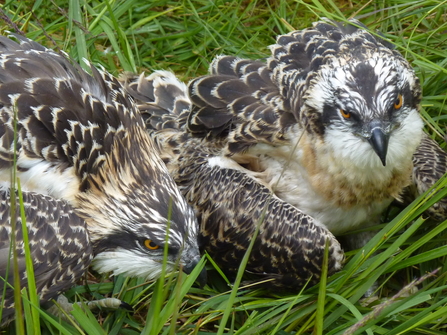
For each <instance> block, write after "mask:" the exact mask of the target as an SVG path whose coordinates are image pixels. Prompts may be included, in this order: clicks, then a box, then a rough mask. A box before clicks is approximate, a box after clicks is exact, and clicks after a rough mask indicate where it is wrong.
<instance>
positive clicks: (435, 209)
mask: <svg viewBox="0 0 447 335" xmlns="http://www.w3.org/2000/svg"><path fill="white" fill-rule="evenodd" d="M413 165H414V168H413V187H412V188H413V194H414V196H416V197H417V196H419V195H421V194H422V193H424V192H426V191H427V190H428V189H429V188H430V187H432V186H433V185H434V184H435V183H436V182H437V181H438V180H439V179H440V178H442V177H443V176H444V175H445V174H446V173H447V153H446V152H445V151H444V150H443V149H442V148H441V147H440V146H439V145H438V143H436V141H434V140H432V139H431V138H429V137H428V136H424V137H423V138H422V141H421V144H420V145H419V147H418V149H417V150H416V152H415V154H414V155H413ZM427 214H428V215H429V216H430V217H432V218H433V219H435V220H437V221H442V220H445V219H446V218H447V198H443V199H441V200H440V201H438V202H437V203H435V204H434V205H433V206H432V207H430V208H429V209H428V210H427Z"/></svg>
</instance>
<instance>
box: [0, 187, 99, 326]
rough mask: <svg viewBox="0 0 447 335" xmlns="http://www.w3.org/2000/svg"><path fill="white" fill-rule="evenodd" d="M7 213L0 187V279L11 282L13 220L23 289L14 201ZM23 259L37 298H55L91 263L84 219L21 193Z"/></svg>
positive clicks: (58, 203) (57, 203)
mask: <svg viewBox="0 0 447 335" xmlns="http://www.w3.org/2000/svg"><path fill="white" fill-rule="evenodd" d="M15 201H16V205H15V206H16V209H15V213H14V214H13V213H12V211H11V196H10V193H9V190H1V191H0V277H1V280H0V281H1V285H2V287H3V284H4V281H5V280H6V281H7V282H8V283H9V284H11V285H12V283H13V271H14V270H13V256H12V250H10V248H11V243H12V242H11V241H12V223H11V222H14V223H15V245H16V250H17V263H18V269H17V270H18V274H19V277H20V285H21V287H27V273H26V266H25V257H26V256H25V246H24V240H23V231H22V220H21V218H20V206H21V205H20V203H19V199H18V197H16V200H15ZM23 208H24V212H25V217H26V225H27V233H28V239H29V248H30V252H31V254H30V255H29V257H30V258H31V260H32V262H33V268H34V276H35V281H36V289H37V294H38V295H40V299H41V302H46V301H49V300H51V299H54V298H56V297H57V296H58V295H59V294H60V293H62V292H64V291H66V290H68V289H69V288H70V287H72V286H73V285H74V284H75V283H76V281H77V280H78V279H79V278H81V277H82V276H83V275H84V273H85V271H86V269H87V267H88V266H89V264H90V263H91V261H92V258H93V254H92V247H91V245H90V239H89V236H88V231H87V229H86V224H85V222H84V221H83V220H82V219H81V218H80V217H79V216H78V215H77V214H76V213H75V212H74V210H73V208H72V207H71V206H70V205H68V204H67V203H66V202H65V201H62V200H57V199H54V198H51V197H49V196H44V195H40V194H36V193H31V192H24V193H23ZM9 284H7V286H6V287H7V289H6V292H5V295H4V297H5V301H4V305H3V315H2V323H5V322H8V321H9V318H10V317H12V316H13V314H14V297H13V288H12V287H11V286H10V285H9Z"/></svg>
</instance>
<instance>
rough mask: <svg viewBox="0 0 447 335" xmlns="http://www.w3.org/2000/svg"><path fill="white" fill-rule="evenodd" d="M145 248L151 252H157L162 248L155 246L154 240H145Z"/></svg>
mask: <svg viewBox="0 0 447 335" xmlns="http://www.w3.org/2000/svg"><path fill="white" fill-rule="evenodd" d="M144 246H145V247H146V248H148V249H149V250H157V249H158V248H160V246H159V245H157V244H155V243H154V242H153V241H152V240H144Z"/></svg>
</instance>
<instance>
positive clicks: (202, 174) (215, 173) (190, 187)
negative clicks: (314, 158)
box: [126, 71, 343, 289]
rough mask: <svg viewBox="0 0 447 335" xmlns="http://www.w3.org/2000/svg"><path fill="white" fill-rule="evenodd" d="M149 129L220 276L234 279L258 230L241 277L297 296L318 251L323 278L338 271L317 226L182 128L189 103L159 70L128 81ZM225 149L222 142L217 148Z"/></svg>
mask: <svg viewBox="0 0 447 335" xmlns="http://www.w3.org/2000/svg"><path fill="white" fill-rule="evenodd" d="M126 90H128V92H130V94H131V95H132V96H133V97H135V98H136V101H137V104H138V106H139V109H140V110H141V111H142V113H143V118H145V120H146V124H147V127H148V129H149V130H150V132H151V134H152V136H153V138H154V139H155V141H156V143H157V145H158V146H159V148H160V154H161V156H162V158H163V159H164V161H165V163H166V164H167V166H168V169H169V171H170V173H171V175H172V176H173V177H174V180H175V181H176V182H177V185H178V186H179V188H180V190H181V191H182V193H183V194H184V195H185V197H186V199H187V200H188V202H189V203H190V204H191V205H192V206H193V207H194V208H195V210H196V212H197V213H198V218H199V224H200V233H201V242H202V246H203V248H204V249H205V250H206V251H207V252H208V253H209V254H210V255H211V256H212V257H213V259H214V261H215V262H216V263H217V264H218V265H219V266H220V267H221V269H222V270H223V271H225V272H227V273H230V274H231V273H233V274H234V273H235V272H236V271H237V269H238V267H239V265H240V262H241V260H242V258H243V256H244V254H245V252H246V250H247V248H248V246H249V244H250V240H251V238H252V236H253V235H254V233H255V231H256V227H257V226H258V224H259V235H258V236H257V238H256V242H255V244H254V247H253V250H252V251H251V254H250V257H249V260H248V264H247V267H246V270H247V272H249V273H251V274H254V275H255V276H257V277H258V278H259V277H261V278H273V279H274V281H273V284H274V285H275V286H282V287H286V288H288V289H299V288H300V287H302V285H303V284H305V283H306V281H307V280H309V279H311V283H317V282H318V281H319V278H320V276H321V271H322V262H323V255H324V250H325V244H326V242H327V243H328V254H329V265H328V269H329V273H333V272H334V271H337V270H339V269H340V268H341V265H342V262H343V252H342V250H341V248H340V245H339V243H338V242H337V240H336V239H335V238H334V236H333V235H332V234H331V233H330V232H329V231H328V230H327V229H326V228H325V227H324V226H322V225H321V224H319V223H318V222H316V221H315V220H314V219H313V218H311V217H310V216H308V215H306V214H304V213H302V212H301V211H300V210H298V209H296V208H295V207H293V206H291V205H290V204H288V203H286V202H284V201H282V200H281V199H279V198H278V197H276V196H275V195H274V194H272V192H271V191H270V190H269V189H268V188H267V187H266V186H265V185H263V184H262V182H261V180H260V179H259V178H258V177H257V176H256V173H253V172H251V171H249V170H246V169H245V168H243V167H242V166H241V165H239V164H237V163H235V162H234V161H233V160H232V159H230V158H227V157H224V156H223V155H222V154H221V151H222V147H221V146H220V144H219V143H218V142H217V141H216V142H207V141H206V140H203V139H200V138H195V137H194V136H192V135H191V134H190V133H188V132H187V131H186V129H185V126H186V122H187V118H188V117H189V115H190V109H191V102H190V100H189V97H188V95H187V88H186V86H185V85H184V84H182V83H180V82H179V81H178V80H177V79H176V78H175V76H174V75H173V74H172V73H170V72H166V71H158V72H155V73H153V74H152V75H150V76H148V77H144V76H143V75H141V76H140V77H138V78H137V77H134V78H127V85H126ZM222 144H224V143H222Z"/></svg>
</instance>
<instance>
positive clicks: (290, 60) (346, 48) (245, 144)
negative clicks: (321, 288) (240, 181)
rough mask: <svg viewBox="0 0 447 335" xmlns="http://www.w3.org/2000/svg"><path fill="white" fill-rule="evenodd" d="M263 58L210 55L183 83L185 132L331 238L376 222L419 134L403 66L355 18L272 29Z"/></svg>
mask: <svg viewBox="0 0 447 335" xmlns="http://www.w3.org/2000/svg"><path fill="white" fill-rule="evenodd" d="M270 50H271V56H270V57H269V58H268V59H267V61H265V62H264V61H257V60H247V59H239V58H237V57H232V56H221V57H218V58H216V59H215V60H214V61H213V62H212V64H211V67H210V74H209V75H207V76H204V77H200V78H197V79H194V80H193V81H192V82H191V83H190V84H189V90H190V95H191V100H192V102H193V104H194V106H193V111H192V113H191V115H190V117H189V119H188V125H187V127H188V130H189V131H190V132H192V133H194V134H196V135H197V136H199V137H202V138H204V139H206V140H208V141H211V142H213V141H219V142H222V141H223V142H225V145H224V146H223V150H222V152H223V154H224V155H226V156H227V157H229V158H232V159H233V160H234V161H236V162H244V161H250V160H251V162H252V163H251V164H250V165H248V166H247V168H248V169H250V170H253V171H256V172H258V173H260V175H261V176H263V178H262V179H263V182H264V183H265V184H267V185H269V186H270V187H271V188H272V190H273V191H274V193H275V194H276V195H277V196H278V197H279V198H281V199H283V200H284V201H286V202H288V203H290V204H292V205H293V206H296V207H297V208H299V209H300V210H302V211H303V212H304V213H306V214H308V215H310V216H312V217H313V218H314V219H316V220H318V221H319V222H321V223H322V224H324V225H325V226H326V227H328V228H329V230H330V231H331V232H332V233H334V234H335V235H339V234H343V233H346V232H349V231H352V230H354V229H357V228H360V227H364V226H368V225H373V224H376V223H377V222H378V221H379V218H380V215H381V213H382V212H383V211H384V209H385V208H386V207H387V206H388V205H389V204H390V203H391V202H392V200H393V199H394V198H399V197H400V195H401V193H402V190H403V189H404V188H405V187H407V186H408V185H410V183H411V175H412V168H413V161H412V157H413V154H414V153H415V152H416V150H417V148H418V146H419V144H420V142H421V139H422V136H423V132H422V125H423V124H422V120H421V118H420V116H419V113H418V112H419V103H420V99H421V89H420V85H419V80H418V78H417V77H416V75H415V73H414V71H413V69H412V68H411V66H410V64H409V63H408V62H407V61H406V60H405V59H404V58H403V57H402V55H401V54H400V53H399V52H398V51H396V50H395V49H393V47H392V45H391V44H390V43H388V42H386V41H385V40H383V39H381V38H380V37H377V36H376V35H373V34H372V33H370V32H368V31H367V29H366V28H365V27H364V26H362V25H361V24H360V23H359V22H358V21H352V22H351V23H348V24H342V23H337V22H332V21H329V20H326V21H320V22H317V23H315V24H314V26H313V27H311V28H307V29H303V30H300V31H294V32H291V33H289V34H286V35H282V36H279V37H278V38H277V42H276V44H274V45H273V46H271V47H270Z"/></svg>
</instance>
